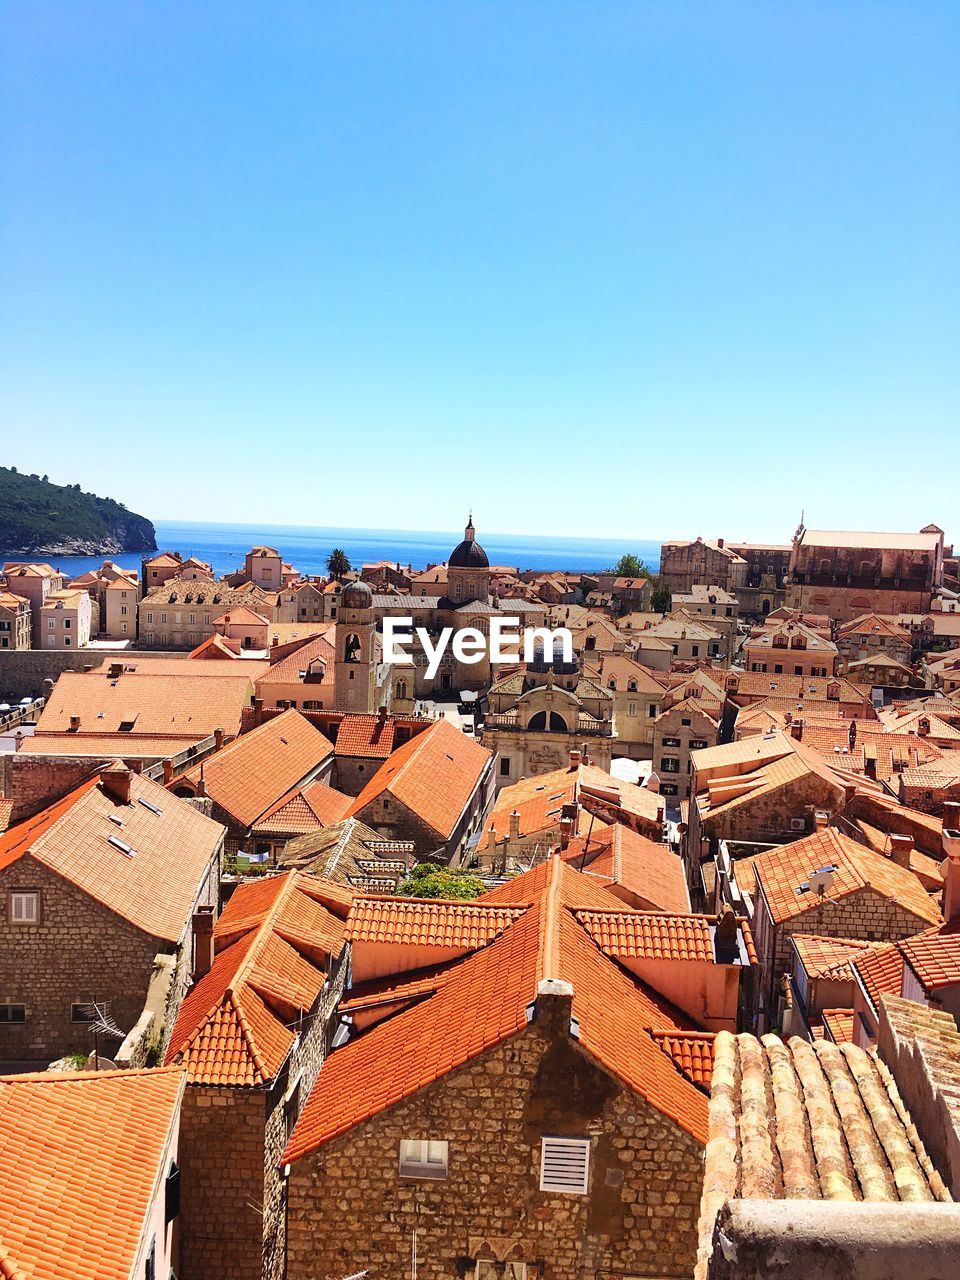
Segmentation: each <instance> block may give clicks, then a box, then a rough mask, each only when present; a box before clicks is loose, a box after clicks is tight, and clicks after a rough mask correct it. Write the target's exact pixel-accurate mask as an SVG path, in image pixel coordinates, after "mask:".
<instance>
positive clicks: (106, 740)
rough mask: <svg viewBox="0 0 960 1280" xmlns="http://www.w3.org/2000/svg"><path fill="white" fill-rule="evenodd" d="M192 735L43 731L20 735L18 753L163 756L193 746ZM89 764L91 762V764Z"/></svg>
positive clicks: (96, 757) (95, 757)
mask: <svg viewBox="0 0 960 1280" xmlns="http://www.w3.org/2000/svg"><path fill="white" fill-rule="evenodd" d="M196 744H197V739H196V738H178V737H176V736H174V735H172V734H167V733H158V734H155V735H154V736H152V737H151V736H150V735H149V734H142V733H125V734H123V735H120V734H118V733H104V734H98V733H71V734H60V733H54V734H46V733H45V734H44V735H43V736H42V737H40V738H38V737H31V738H24V740H23V743H22V745H21V747H20V751H21V753H26V754H27V755H31V756H57V757H61V758H62V757H67V758H70V757H74V756H89V757H91V759H92V760H97V761H102V760H110V759H113V758H114V757H118V756H119V757H120V758H122V759H123V760H146V761H150V760H163V759H168V758H169V757H171V756H175V755H179V754H180V752H181V751H189V749H190V748H191V747H196ZM91 767H92V765H91Z"/></svg>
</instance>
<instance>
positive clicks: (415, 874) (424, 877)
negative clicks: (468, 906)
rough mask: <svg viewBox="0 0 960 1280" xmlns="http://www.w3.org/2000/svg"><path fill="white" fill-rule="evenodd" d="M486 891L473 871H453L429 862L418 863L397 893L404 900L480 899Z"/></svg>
mask: <svg viewBox="0 0 960 1280" xmlns="http://www.w3.org/2000/svg"><path fill="white" fill-rule="evenodd" d="M484 891H485V886H484V883H483V881H482V880H481V879H480V877H479V876H476V875H474V874H473V872H471V871H453V870H450V869H449V868H448V867H436V866H433V865H432V864H431V863H429V862H420V863H418V864H417V865H416V866H415V867H414V868H413V870H412V871H411V872H410V874H409V875H408V876H407V878H406V880H404V882H403V883H402V884H401V886H400V888H399V889H398V890H397V892H398V893H399V894H400V895H401V896H402V897H404V898H448V899H453V900H457V899H460V900H467V899H470V898H479V897H480V895H481V893H483V892H484Z"/></svg>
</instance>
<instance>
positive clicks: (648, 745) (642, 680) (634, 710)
mask: <svg viewBox="0 0 960 1280" xmlns="http://www.w3.org/2000/svg"><path fill="white" fill-rule="evenodd" d="M583 670H584V674H585V675H586V676H587V677H588V678H589V679H591V680H593V681H594V682H595V683H596V684H598V685H600V687H601V688H603V689H606V690H607V692H608V693H609V694H611V696H612V697H613V726H614V731H615V741H614V744H613V746H614V749H615V750H616V753H617V755H619V756H628V757H630V758H631V759H633V760H649V759H651V757H652V755H653V726H654V722H655V721H656V718H657V716H658V715H659V714H660V703H661V699H662V698H663V694H664V686H663V684H662V682H661V680H660V679H658V678H657V676H655V675H654V673H653V672H652V671H651V669H650V668H649V667H645V666H644V665H643V664H642V663H640V662H637V661H636V659H634V658H632V657H630V656H628V655H627V654H621V653H599V654H596V655H585V657H584V666H583Z"/></svg>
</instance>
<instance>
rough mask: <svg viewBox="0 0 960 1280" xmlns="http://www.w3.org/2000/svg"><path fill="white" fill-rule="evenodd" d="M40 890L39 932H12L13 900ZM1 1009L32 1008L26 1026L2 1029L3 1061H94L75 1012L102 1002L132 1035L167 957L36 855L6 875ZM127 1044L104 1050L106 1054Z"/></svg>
mask: <svg viewBox="0 0 960 1280" xmlns="http://www.w3.org/2000/svg"><path fill="white" fill-rule="evenodd" d="M13 889H36V890H39V891H40V895H41V908H40V910H41V917H40V923H39V924H37V925H20V924H18V925H13V924H9V923H8V920H9V915H8V912H9V894H10V891H11V890H13ZM0 912H2V921H3V928H2V930H0V1001H11V1002H14V1003H18V1004H25V1005H26V1006H27V1016H26V1022H24V1023H20V1024H17V1023H2V1024H0V1059H23V1060H29V1059H37V1060H40V1061H47V1062H49V1061H51V1060H52V1059H54V1058H57V1057H60V1056H61V1055H63V1054H67V1053H74V1052H81V1051H82V1052H85V1053H89V1052H91V1051H92V1049H93V1037H92V1035H91V1034H90V1032H89V1031H88V1030H87V1026H86V1024H84V1023H74V1022H71V1018H70V1006H71V1004H75V1003H82V1002H84V1001H88V1000H90V999H91V998H92V997H96V999H97V1000H98V1001H107V1002H108V1003H109V1006H110V1015H111V1017H112V1019H113V1021H114V1022H115V1023H116V1025H117V1026H118V1027H119V1028H120V1029H121V1030H122V1031H123V1032H124V1034H126V1032H127V1031H128V1030H129V1029H130V1028H131V1027H132V1026H133V1025H134V1023H135V1022H136V1021H137V1019H138V1018H139V1017H140V1013H141V1010H142V1009H143V1002H144V997H145V996H146V992H147V987H148V985H149V982H150V976H151V974H152V972H153V964H154V956H155V955H156V953H157V952H158V951H159V950H163V949H164V944H163V943H162V942H160V941H158V939H156V938H152V937H150V936H149V935H148V934H146V933H143V932H141V931H140V930H139V929H137V928H135V927H134V925H132V924H130V923H128V922H127V921H126V920H123V919H122V918H121V917H120V916H117V915H114V914H113V912H111V911H108V910H107V908H106V907H103V906H100V905H99V904H98V903H97V902H96V901H95V900H94V899H93V898H90V897H88V896H87V895H86V894H84V893H82V892H81V891H80V890H79V889H77V888H75V887H74V886H73V885H71V884H70V883H69V882H68V881H66V880H63V879H61V878H60V877H59V876H57V875H55V874H54V873H53V872H52V871H50V870H48V869H47V868H46V867H44V866H43V865H41V864H40V863H38V862H36V861H35V860H34V859H33V858H31V857H30V856H29V855H24V856H23V857H21V858H18V859H17V860H16V862H13V863H11V864H10V866H8V867H5V868H4V869H3V870H2V871H0ZM118 1045H119V1041H116V1042H113V1043H103V1044H102V1045H101V1047H102V1050H103V1052H105V1053H108V1054H109V1052H110V1051H111V1050H112V1049H116V1048H117V1047H118Z"/></svg>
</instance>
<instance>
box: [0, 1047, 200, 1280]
mask: <svg viewBox="0 0 960 1280" xmlns="http://www.w3.org/2000/svg"><path fill="white" fill-rule="evenodd" d="M183 1087H184V1073H183V1072H182V1071H178V1070H160V1071H157V1070H152V1071H103V1072H89V1073H88V1072H71V1073H69V1074H66V1073H60V1072H37V1073H33V1074H29V1075H20V1076H3V1077H0V1275H3V1276H4V1277H6V1278H7V1280H77V1278H78V1277H80V1276H84V1277H89V1278H90V1280H129V1277H130V1276H132V1275H133V1274H134V1268H135V1266H136V1264H137V1261H138V1255H139V1250H140V1246H141V1241H142V1238H143V1236H144V1234H145V1232H146V1230H147V1225H148V1222H147V1217H148V1212H149V1209H150V1207H151V1204H152V1202H153V1198H154V1194H155V1192H156V1188H157V1186H158V1185H160V1183H161V1180H162V1178H163V1176H164V1175H165V1174H166V1172H167V1170H166V1168H165V1167H164V1160H165V1157H166V1153H167V1151H168V1149H169V1146H170V1140H171V1135H172V1133H173V1130H174V1126H175V1124H176V1121H177V1116H178V1114H179V1109H180V1100H181V1096H182V1093H183Z"/></svg>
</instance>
